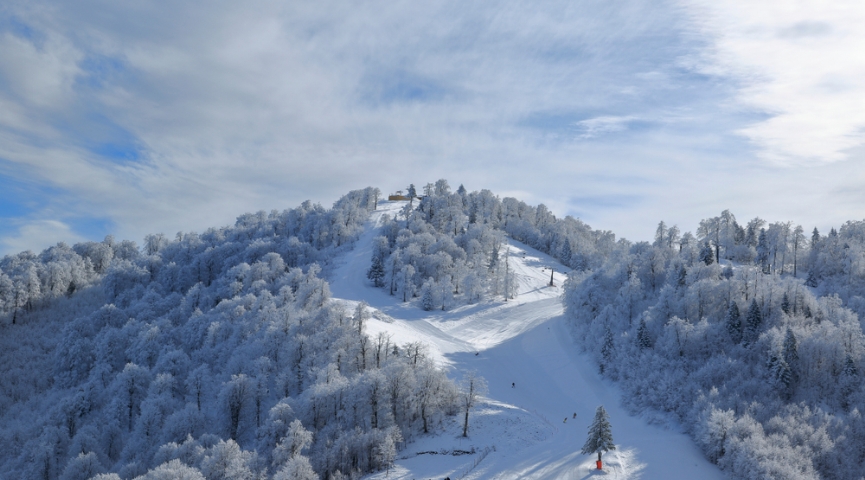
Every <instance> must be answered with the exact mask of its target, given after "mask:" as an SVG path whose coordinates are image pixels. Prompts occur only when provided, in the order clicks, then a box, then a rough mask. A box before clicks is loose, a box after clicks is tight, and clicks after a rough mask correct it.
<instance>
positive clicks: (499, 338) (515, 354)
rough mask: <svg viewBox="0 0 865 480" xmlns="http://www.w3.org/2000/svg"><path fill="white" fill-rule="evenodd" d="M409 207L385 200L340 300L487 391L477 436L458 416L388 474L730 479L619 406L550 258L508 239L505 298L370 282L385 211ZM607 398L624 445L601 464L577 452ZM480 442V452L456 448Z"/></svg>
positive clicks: (350, 259) (348, 261)
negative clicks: (435, 299) (399, 292)
mask: <svg viewBox="0 0 865 480" xmlns="http://www.w3.org/2000/svg"><path fill="white" fill-rule="evenodd" d="M404 205H405V202H382V203H380V205H379V210H378V211H376V212H374V213H373V215H372V217H371V219H370V222H369V226H368V228H367V230H366V231H365V233H364V234H363V235H362V236H361V238H360V239H359V240H358V242H357V245H356V247H355V248H354V250H352V251H351V252H349V253H348V254H347V255H346V257H345V258H344V259H342V260H341V264H340V265H339V267H338V268H337V270H336V271H335V272H334V275H333V278H332V280H331V284H330V285H331V290H332V292H333V296H334V298H336V299H339V300H341V301H344V302H346V303H347V304H349V308H353V306H354V304H356V303H357V302H358V301H360V300H365V301H366V302H367V303H369V304H370V306H371V307H372V309H373V310H374V313H373V319H372V320H370V321H369V322H368V325H367V328H368V330H367V333H369V334H370V335H376V334H377V333H378V332H380V331H386V332H388V333H389V334H390V335H392V337H393V340H394V341H395V342H397V343H398V344H403V343H405V342H410V341H422V342H424V343H426V344H428V345H429V346H430V349H431V352H430V353H431V354H432V355H433V357H434V358H436V360H438V361H439V362H440V363H441V364H442V365H443V366H446V367H448V368H450V371H449V375H450V376H451V377H452V378H455V379H459V378H460V377H461V376H462V373H463V372H465V371H467V370H476V371H477V372H478V373H479V374H480V375H481V376H482V377H484V378H485V379H486V381H487V383H488V384H489V394H488V396H487V398H485V399H484V402H482V403H481V404H480V405H479V406H478V407H476V408H475V409H474V410H473V411H472V413H471V417H470V421H469V437H468V438H462V436H461V434H462V425H461V423H460V421H461V418H460V419H455V420H454V421H453V423H452V424H451V425H447V426H446V428H445V432H444V433H441V434H438V435H430V436H422V437H419V438H416V439H415V441H414V442H412V443H411V444H410V445H409V446H408V448H407V449H406V450H404V451H403V452H401V454H400V455H401V456H400V459H399V460H397V462H396V466H395V468H393V469H392V470H391V471H390V472H389V474H388V475H387V477H386V478H404V479H422V478H423V479H426V478H430V479H443V478H445V477H447V476H449V477H450V478H451V479H453V480H456V479H458V478H466V479H479V478H501V479H518V478H538V479H541V478H544V479H546V478H562V479H583V478H591V477H594V476H603V477H604V478H609V479H636V478H644V479H696V478H699V479H714V478H718V479H720V478H724V477H723V475H722V473H721V472H720V470H718V469H717V467H715V466H714V465H712V464H711V463H709V462H708V461H707V460H706V459H705V458H704V457H703V455H702V454H701V453H700V452H699V450H698V449H697V448H696V446H695V445H694V444H693V442H692V441H691V440H690V439H689V438H688V437H687V436H685V435H684V434H682V433H679V432H677V431H673V430H669V429H664V428H663V427H658V426H652V425H648V424H647V423H646V422H645V421H644V420H642V419H640V418H636V417H632V416H630V415H628V414H627V413H626V412H625V411H624V409H623V408H622V407H621V406H620V401H619V399H620V395H621V393H620V391H619V390H618V389H617V388H616V387H615V386H614V385H613V384H611V383H610V382H608V381H607V380H604V379H602V378H601V377H600V376H599V375H598V373H597V369H596V367H595V366H594V364H593V363H592V361H591V360H590V359H589V358H588V357H587V356H585V355H583V354H580V353H579V352H578V348H577V347H576V346H575V343H574V340H573V339H572V338H571V334H570V333H569V331H568V329H567V326H566V324H565V321H564V318H563V308H562V304H561V302H560V299H559V296H560V294H561V285H562V282H563V281H564V280H565V276H564V275H563V274H561V273H555V274H554V282H555V285H556V286H555V287H550V286H548V284H549V281H550V268H554V269H555V271H556V272H561V270H562V267H561V265H559V264H558V263H556V262H555V260H553V259H552V258H550V257H549V256H547V255H544V254H542V253H540V252H538V251H536V250H534V249H531V248H529V247H527V246H525V245H522V244H520V243H517V242H513V241H511V242H510V243H511V248H510V262H511V266H512V267H513V268H514V270H515V272H516V274H517V276H518V281H519V285H520V291H519V292H520V293H519V295H518V296H517V298H516V299H514V300H510V301H508V302H503V301H501V300H497V301H489V302H484V303H481V304H477V305H469V306H464V307H460V308H456V309H453V310H450V311H445V312H440V311H439V312H425V311H423V310H421V309H420V308H418V307H417V306H416V305H414V304H404V303H401V302H400V301H399V299H396V298H394V297H391V296H389V295H388V293H387V291H385V290H384V289H379V288H374V287H372V286H371V284H370V282H369V281H368V280H367V279H366V271H367V269H368V268H369V264H370V258H371V255H372V240H373V238H374V237H375V236H376V235H378V234H379V233H378V228H377V227H378V226H379V225H380V221H381V216H382V215H383V214H385V213H387V214H389V215H391V216H394V215H396V214H397V213H398V212H399V210H400V209H401V208H402V207H403V206H404ZM598 405H604V407H605V408H606V410H607V412H608V413H609V415H610V423H611V424H612V427H613V438H614V440H615V442H616V446H617V450H616V451H611V452H608V453H606V454H604V456H603V459H604V469H603V470H602V471H598V470H596V468H595V460H596V456H595V455H581V454H580V453H579V452H580V449H581V448H582V445H583V443H584V442H585V440H586V433H587V429H588V426H589V424H590V423H591V420H592V418H593V417H594V412H595V409H596V408H597V407H598ZM575 413H576V418H574V417H573V414H575ZM472 449H474V451H475V453H474V454H469V455H453V454H452V453H453V452H454V451H455V450H456V451H458V452H459V451H471V450H472ZM433 452H435V453H433ZM419 453H420V454H419ZM442 453H446V454H442ZM369 478H385V473H384V472H381V473H379V474H375V475H372V476H370V477H369Z"/></svg>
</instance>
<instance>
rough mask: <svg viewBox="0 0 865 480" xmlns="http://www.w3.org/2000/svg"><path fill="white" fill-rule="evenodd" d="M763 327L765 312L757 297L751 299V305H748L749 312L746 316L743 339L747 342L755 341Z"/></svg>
mask: <svg viewBox="0 0 865 480" xmlns="http://www.w3.org/2000/svg"><path fill="white" fill-rule="evenodd" d="M762 327H763V312H762V311H761V309H760V305H758V304H757V299H756V298H754V299H752V300H751V305H750V306H749V307H748V313H747V315H746V316H745V331H744V333H743V339H744V340H745V342H746V344H751V343H754V342H755V341H756V340H757V337H758V336H759V335H760V331H761V329H762Z"/></svg>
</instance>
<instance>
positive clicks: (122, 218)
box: [0, 0, 865, 254]
mask: <svg viewBox="0 0 865 480" xmlns="http://www.w3.org/2000/svg"><path fill="white" fill-rule="evenodd" d="M763 3H764V4H761V5H754V4H753V2H745V1H740V0H731V1H725V2H717V1H696V0H694V1H672V0H670V1H660V2H659V1H652V2H649V1H629V0H625V1H622V2H615V3H614V4H613V3H611V2H606V1H594V0H592V1H524V2H521V1H514V2H484V1H479V2H471V3H466V2H456V1H453V2H448V1H443V2H410V1H402V2H400V1H396V2H394V1H387V2H384V1H370V2H362V3H358V2H353V3H345V2H330V1H326V0H325V1H321V2H261V1H250V2H241V3H238V2H228V1H225V2H213V3H210V4H208V5H207V7H204V6H202V5H201V4H200V3H199V2H184V1H177V2H171V3H170V4H165V3H164V2H147V1H136V2H107V1H106V2H100V1H80V2H74V5H71V4H70V2H61V1H57V2H52V1H46V0H43V1H17V0H10V1H7V2H4V6H3V7H0V254H8V253H14V252H18V251H21V250H25V249H30V250H34V251H39V250H41V249H43V248H45V247H47V246H50V245H53V244H54V243H57V242H58V241H65V242H67V243H74V242H78V241H82V240H101V239H102V238H103V237H104V236H105V235H107V234H113V235H114V236H115V237H117V238H124V239H132V240H136V241H138V242H140V241H141V239H142V238H143V237H144V235H146V234H148V233H157V232H162V233H165V234H167V235H169V236H173V235H174V233H176V232H178V231H202V230H204V229H206V228H208V227H211V226H221V225H225V224H230V223H233V221H234V219H235V218H236V217H237V216H238V215H240V214H242V213H245V212H249V211H258V210H266V211H270V210H272V209H279V210H282V209H284V208H289V207H293V206H296V205H298V204H299V203H300V202H302V201H303V200H306V199H311V200H313V201H318V202H321V203H322V204H324V205H326V206H328V205H330V204H331V203H332V202H333V201H334V200H336V199H337V198H338V197H339V196H340V195H341V194H343V193H345V192H347V191H348V190H351V189H356V188H362V187H365V186H368V185H373V186H378V187H379V188H381V189H382V190H384V191H385V193H388V192H390V191H395V190H398V189H402V188H405V187H406V186H407V185H408V184H409V183H414V184H415V185H423V184H425V183H427V182H433V181H435V180H437V179H439V178H447V179H448V180H449V181H450V183H451V185H452V186H453V187H456V186H457V185H459V184H461V183H462V184H464V185H465V186H466V188H468V189H469V190H477V189H482V188H488V189H490V190H492V191H494V192H495V193H497V194H499V195H501V196H515V197H517V198H519V199H521V200H524V201H526V202H529V203H532V204H538V203H544V204H546V205H547V206H548V207H549V208H550V209H551V210H552V211H553V212H554V213H555V214H556V215H559V216H564V215H574V216H577V217H579V218H581V219H582V220H584V221H586V222H587V223H589V224H590V225H592V226H593V227H595V228H601V229H607V230H612V231H613V232H614V233H616V234H617V235H619V236H624V237H626V238H629V239H632V240H644V239H650V238H651V237H652V235H653V233H654V229H655V226H656V225H657V223H658V222H659V221H660V220H664V221H665V222H666V223H667V224H669V225H672V224H677V225H679V227H680V228H681V229H682V231H688V230H694V229H695V228H696V226H697V223H698V222H699V220H700V219H701V218H705V217H708V216H714V215H718V214H719V213H720V212H721V211H722V210H724V209H730V210H731V211H732V212H733V213H734V214H735V215H736V216H737V218H738V219H739V220H740V221H742V222H745V221H747V220H748V219H750V218H753V217H754V216H760V217H761V218H764V219H766V220H769V221H788V220H789V221H793V222H795V223H799V224H802V225H803V226H804V227H805V228H806V230H809V231H810V229H811V228H813V227H815V226H816V227H818V228H820V229H821V230H827V229H828V228H829V227H830V226H840V225H841V224H842V223H843V222H844V221H846V220H852V219H862V218H863V208H862V205H865V203H863V200H865V198H863V197H865V194H863V193H861V192H862V191H863V188H862V186H863V180H865V169H863V168H862V164H863V160H865V148H863V141H865V109H863V108H862V105H865V83H863V81H862V80H861V79H862V78H865V53H863V52H865V32H862V29H861V28H860V27H861V25H862V24H863V23H865V8H863V7H861V4H857V2H833V4H832V5H831V6H828V7H827V6H825V5H823V2H817V1H812V2H809V1H802V2H783V3H781V2H763ZM788 3H789V5H788ZM794 3H795V4H794Z"/></svg>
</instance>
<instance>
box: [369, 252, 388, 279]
mask: <svg viewBox="0 0 865 480" xmlns="http://www.w3.org/2000/svg"><path fill="white" fill-rule="evenodd" d="M384 277H385V272H384V261H383V260H382V259H381V258H380V257H377V256H376V257H373V259H372V266H370V267H369V270H368V271H367V272H366V278H368V279H370V280H372V284H373V285H375V286H376V287H383V286H384Z"/></svg>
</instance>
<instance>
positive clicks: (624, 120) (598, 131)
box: [576, 116, 637, 138]
mask: <svg viewBox="0 0 865 480" xmlns="http://www.w3.org/2000/svg"><path fill="white" fill-rule="evenodd" d="M634 120H637V117H632V116H628V117H614V116H604V117H595V118H590V119H588V120H582V121H579V122H577V124H576V127H577V130H578V131H580V132H582V133H581V134H580V137H582V138H594V137H597V136H600V135H604V134H607V133H615V132H621V131H623V130H626V129H627V128H628V123H629V122H632V121H634Z"/></svg>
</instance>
